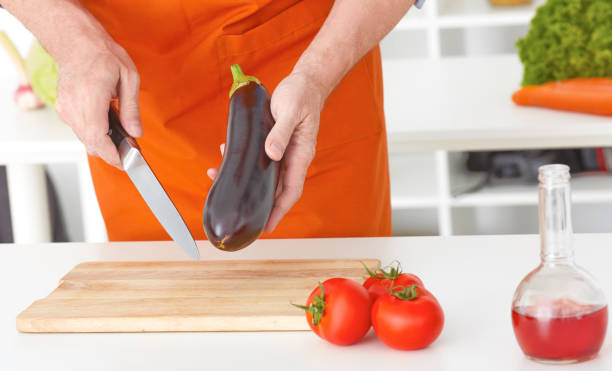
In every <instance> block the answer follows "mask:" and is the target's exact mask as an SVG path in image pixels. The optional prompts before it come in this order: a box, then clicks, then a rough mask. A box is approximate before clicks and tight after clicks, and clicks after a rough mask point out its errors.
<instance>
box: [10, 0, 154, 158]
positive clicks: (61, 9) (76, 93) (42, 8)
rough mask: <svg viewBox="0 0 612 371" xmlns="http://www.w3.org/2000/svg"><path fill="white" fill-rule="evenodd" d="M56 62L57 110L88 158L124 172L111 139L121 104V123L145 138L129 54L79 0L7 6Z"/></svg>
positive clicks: (136, 80) (40, 0)
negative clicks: (112, 113) (114, 111)
mask: <svg viewBox="0 0 612 371" xmlns="http://www.w3.org/2000/svg"><path fill="white" fill-rule="evenodd" d="M2 5H3V6H4V7H5V8H6V9H7V10H8V11H9V12H11V13H12V14H13V15H14V16H15V17H17V18H18V19H19V20H21V21H22V22H23V24H24V25H25V26H26V27H28V29H30V31H32V33H33V34H34V35H35V36H36V37H37V38H38V40H40V42H41V44H42V45H43V46H44V47H45V49H46V50H47V51H48V52H49V54H51V56H52V57H53V58H54V59H55V61H56V63H57V66H58V71H59V80H58V86H57V99H56V101H55V109H56V110H57V112H58V113H59V115H60V117H61V118H62V120H64V121H65V122H66V123H67V124H68V125H70V127H72V130H73V131H74V132H75V134H76V135H77V137H79V139H80V140H81V141H82V142H83V143H84V144H85V147H86V148H87V152H89V153H90V154H92V155H97V156H99V157H101V158H102V159H104V160H105V161H106V162H108V163H109V164H111V165H114V166H117V167H121V163H120V161H119V153H118V152H117V149H116V148H115V146H114V145H113V142H112V141H111V140H110V138H109V137H108V135H107V133H108V108H109V103H110V101H111V99H113V98H119V111H120V119H121V122H122V124H123V126H124V128H125V130H126V131H127V132H128V134H130V135H131V136H134V137H140V136H142V126H141V124H140V108H139V105H138V89H139V86H140V78H139V76H138V72H137V71H136V66H135V65H134V62H132V60H131V59H130V56H129V55H128V54H127V53H126V51H125V50H124V49H123V48H122V47H121V46H119V45H118V44H117V43H116V42H115V41H114V40H113V39H112V38H111V36H110V35H109V34H108V33H107V32H106V30H105V29H104V27H103V26H102V25H101V24H100V22H99V21H98V20H97V19H96V18H95V17H94V16H93V15H92V14H91V13H89V11H88V10H87V9H86V8H85V7H84V6H83V4H81V3H80V1H79V0H37V1H19V0H2Z"/></svg>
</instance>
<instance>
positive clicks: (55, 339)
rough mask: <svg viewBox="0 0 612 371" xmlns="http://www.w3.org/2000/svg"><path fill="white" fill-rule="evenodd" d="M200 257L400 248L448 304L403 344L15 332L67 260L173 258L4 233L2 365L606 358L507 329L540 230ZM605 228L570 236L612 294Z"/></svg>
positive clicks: (209, 250)
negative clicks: (432, 329)
mask: <svg viewBox="0 0 612 371" xmlns="http://www.w3.org/2000/svg"><path fill="white" fill-rule="evenodd" d="M199 246H200V251H201V254H202V257H203V259H270V258H276V259H285V258H287V259H289V258H342V257H352V258H363V257H374V258H379V259H381V261H382V262H383V263H387V262H390V261H392V260H393V259H399V260H401V261H402V263H403V267H404V268H405V270H406V271H409V272H413V273H416V274H418V275H419V276H420V277H421V278H422V279H423V281H424V282H425V285H426V287H427V288H428V289H430V290H431V291H432V292H433V293H434V294H435V295H436V296H437V298H438V299H439V301H440V303H441V305H442V307H443V309H444V312H445V316H446V322H445V326H444V330H443V332H442V334H441V336H440V338H439V339H438V340H437V341H436V342H434V343H433V344H432V345H431V346H430V347H429V348H427V349H425V350H420V351H412V352H402V351H396V350H392V349H390V348H387V347H386V346H384V345H383V344H382V343H381V342H379V341H378V340H377V339H376V336H375V334H374V333H373V332H370V333H369V334H368V335H367V337H366V338H365V339H364V340H363V341H362V342H361V343H358V344H357V345H354V346H350V347H338V346H334V345H331V344H328V343H326V342H324V341H323V340H321V339H319V338H318V337H317V336H316V335H314V334H312V333H311V332H284V333H282V332H259V333H148V334H144V333H136V334H21V333H19V332H17V331H16V330H15V317H16V315H17V314H18V313H19V312H20V311H21V310H23V309H25V308H26V307H27V306H28V305H29V304H30V303H31V302H32V301H34V300H35V299H38V298H41V297H43V296H46V295H47V294H49V293H50V292H51V291H52V290H53V289H54V288H55V286H56V285H57V282H58V280H59V278H60V277H62V276H63V275H64V274H65V273H66V272H68V271H69V270H70V269H71V268H72V267H73V266H74V265H76V264H77V263H80V262H83V261H93V260H176V259H183V258H184V256H183V254H182V253H181V251H179V250H178V248H176V247H174V246H173V245H172V244H170V243H167V242H164V243H161V242H152V243H120V244H119V243H117V244H98V245H94V244H49V245H23V246H16V245H0V282H2V293H3V299H2V304H1V305H0V370H3V371H4V370H6V371H9V370H10V371H13V370H62V371H66V370H88V371H97V370H100V371H102V370H104V371H108V370H141V369H142V370H151V371H155V370H163V371H167V370H173V371H174V370H215V371H218V370H226V369H234V370H260V369H266V370H285V369H287V368H289V369H291V370H292V371H298V370H381V369H389V370H390V369H402V370H415V371H428V370H432V371H448V370H453V371H454V370H456V371H480V370H482V371H484V370H486V371H490V370H494V371H506V370H507V371H517V370H521V371H537V370H552V369H555V370H556V369H562V370H567V371H569V370H601V371H603V370H611V369H612V338H611V336H610V335H609V336H608V337H607V338H606V342H605V344H604V347H603V349H602V352H601V354H600V356H599V357H598V358H597V359H595V360H593V361H590V362H587V363H583V364H578V365H571V366H559V367H554V366H546V365H540V364H537V363H534V362H532V361H529V360H527V359H526V358H525V357H524V356H523V354H522V353H521V351H520V349H519V347H518V345H517V343H516V341H515V339H514V334H513V332H512V326H511V320H510V304H511V300H512V294H513V292H514V289H515V287H516V286H517V285H518V283H519V281H520V280H521V279H522V278H523V276H524V275H525V274H527V273H528V271H530V270H531V269H533V268H534V267H535V266H536V265H537V264H538V262H539V245H538V237H537V236H479V237H450V238H441V237H395V238H377V239H366V238H362V239H311V240H266V241H257V242H256V243H255V244H254V245H253V246H251V247H249V248H247V249H245V250H243V251H240V252H237V253H224V252H222V251H219V250H216V249H214V248H213V247H212V246H209V245H208V242H206V241H203V242H200V245H199ZM610 246H612V235H578V236H576V257H577V261H578V262H579V263H580V264H581V265H582V266H584V267H586V268H587V269H588V270H589V271H591V273H593V274H594V275H595V276H596V277H598V278H599V281H600V283H602V285H603V288H604V290H605V292H606V295H607V297H608V298H612V270H610V268H609V264H610V263H609V262H610V257H612V251H611V250H610Z"/></svg>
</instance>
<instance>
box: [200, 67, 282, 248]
mask: <svg viewBox="0 0 612 371" xmlns="http://www.w3.org/2000/svg"><path fill="white" fill-rule="evenodd" d="M231 70H232V76H233V78H234V83H233V84H232V88H231V90H230V102H229V116H228V119H227V138H226V142H225V153H224V155H223V162H222V163H221V167H220V168H219V173H218V174H217V177H216V178H215V181H214V183H213V185H212V187H211V189H210V191H209V192H208V196H207V198H206V205H205V206H204V218H203V222H204V231H205V232H206V236H207V237H208V240H209V241H210V242H211V243H212V244H213V245H214V246H215V247H217V248H219V249H221V250H224V251H236V250H240V249H242V248H245V247H246V246H248V245H250V244H251V243H252V242H253V241H255V240H256V239H257V238H258V237H259V236H260V235H261V232H262V231H263V228H264V226H265V225H266V223H267V222H268V218H269V217H270V212H271V211H272V205H273V203H274V196H275V193H276V186H277V184H278V176H279V163H278V162H277V161H273V160H272V159H270V158H269V157H268V155H267V154H266V151H265V142H266V137H267V136H268V133H270V130H271V129H272V126H274V119H273V117H272V112H271V111H270V94H269V93H268V91H267V90H266V88H264V87H263V85H262V84H261V83H260V82H259V80H258V79H257V78H255V77H252V76H245V75H244V74H243V73H242V70H241V69H240V66H238V65H237V64H234V65H232V66H231Z"/></svg>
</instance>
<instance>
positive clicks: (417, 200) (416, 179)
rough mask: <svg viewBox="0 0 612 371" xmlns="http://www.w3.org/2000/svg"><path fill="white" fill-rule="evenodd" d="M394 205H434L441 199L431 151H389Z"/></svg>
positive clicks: (415, 206) (427, 206)
mask: <svg viewBox="0 0 612 371" xmlns="http://www.w3.org/2000/svg"><path fill="white" fill-rule="evenodd" d="M389 168H390V174H391V175H390V176H391V206H392V207H393V209H414V208H435V207H437V205H438V203H439V198H438V195H437V186H436V184H437V182H436V174H435V163H434V157H433V154H432V153H413V154H405V153H402V154H390V156H389Z"/></svg>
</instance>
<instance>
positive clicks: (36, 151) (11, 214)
mask: <svg viewBox="0 0 612 371" xmlns="http://www.w3.org/2000/svg"><path fill="white" fill-rule="evenodd" d="M499 1H500V0H497V1H495V0H427V2H426V4H425V6H424V7H423V9H422V10H420V11H419V10H417V9H412V10H411V11H410V12H409V14H408V15H407V16H406V17H405V18H404V19H403V20H402V21H401V22H400V23H399V24H398V25H397V27H396V28H395V29H394V30H393V31H392V32H391V33H390V34H389V35H388V36H387V37H386V38H385V39H384V40H383V41H382V43H381V49H382V55H383V63H384V73H385V98H386V107H385V108H386V112H387V119H388V128H389V138H390V166H391V178H392V204H393V229H394V234H395V235H438V234H441V235H452V234H458V235H461V234H512V233H537V228H538V223H537V218H538V215H537V187H536V185H535V183H534V179H533V176H532V175H533V174H530V171H529V170H528V169H532V168H533V167H535V166H536V165H537V164H540V163H545V162H551V161H555V159H558V158H559V157H558V156H570V157H571V156H574V157H572V158H575V157H579V158H580V161H581V162H580V163H583V162H584V161H586V160H584V158H588V157H589V156H591V157H592V155H593V153H595V152H592V151H595V149H592V151H582V152H581V150H582V148H576V149H572V150H571V151H569V152H565V153H562V152H551V151H547V150H546V147H544V148H537V145H536V146H534V144H533V143H532V144H530V145H529V146H528V148H525V150H527V149H528V150H529V151H528V152H525V151H520V150H521V148H516V146H513V148H512V149H513V150H514V151H519V152H512V153H508V152H504V153H497V152H494V153H491V151H489V150H495V151H498V150H500V149H504V148H502V147H503V146H500V145H492V146H491V147H492V148H485V147H483V145H482V144H479V145H478V146H477V147H478V151H479V152H480V153H475V152H473V151H472V152H467V151H465V150H463V148H462V147H466V148H468V149H470V150H472V148H471V147H470V146H469V145H465V146H464V145H463V144H460V142H457V143H455V142H454V134H452V133H451V132H450V131H449V133H451V134H452V135H451V134H448V133H446V134H447V136H446V137H444V135H445V130H447V129H445V128H449V127H453V126H456V127H462V125H463V126H466V125H467V127H469V130H466V131H465V132H466V133H467V134H466V136H472V137H473V138H479V136H481V135H485V133H486V130H484V129H482V128H479V126H478V125H476V124H474V125H472V123H469V122H467V123H466V122H462V121H459V120H463V121H466V119H465V117H460V118H458V119H457V122H452V121H453V120H452V119H451V120H449V118H448V117H445V116H444V114H440V113H439V112H429V114H430V115H431V116H435V117H434V118H435V119H436V120H438V121H441V120H446V121H448V122H442V123H440V122H437V124H439V127H437V126H436V128H435V130H433V129H432V130H433V131H432V132H431V133H430V132H428V133H427V135H429V136H430V137H431V143H428V142H427V138H429V137H428V136H427V135H423V138H425V139H422V140H421V142H419V144H418V145H416V146H414V145H413V142H411V141H410V140H408V141H404V142H402V141H401V140H400V139H401V138H403V137H401V136H400V135H399V134H398V135H397V136H396V133H403V132H405V130H408V132H411V130H413V129H414V131H415V132H416V133H421V132H420V131H419V130H426V129H427V125H432V124H431V122H430V120H429V117H425V116H424V115H427V114H428V111H427V110H428V109H429V108H428V107H429V106H427V104H433V103H427V102H431V101H432V100H439V102H435V103H436V104H439V105H440V107H442V109H443V107H445V105H447V104H450V102H448V101H446V100H444V99H448V97H445V92H444V91H442V90H446V87H447V86H448V89H449V91H450V90H453V84H456V83H457V81H460V80H457V79H458V78H459V77H460V76H459V77H453V76H455V75H457V74H461V71H462V70H463V68H464V67H465V68H466V71H468V72H469V71H472V72H470V73H476V72H478V71H473V70H474V69H475V68H476V67H474V66H479V67H478V68H479V69H481V70H482V73H483V76H498V78H499V79H500V86H504V89H506V87H507V86H509V87H510V90H508V91H505V90H504V91H503V92H502V95H503V96H507V97H508V98H507V102H506V101H504V102H503V104H507V105H508V106H511V105H512V103H511V100H510V95H511V93H512V89H514V88H516V89H518V88H519V87H520V73H521V72H522V70H521V66H520V62H519V59H518V56H517V48H516V46H515V44H516V42H517V40H518V39H519V38H521V37H523V36H524V35H525V34H526V33H527V31H528V30H529V22H530V20H531V18H532V17H533V15H534V14H535V10H536V8H537V7H538V6H539V5H541V4H542V3H544V1H542V0H533V1H525V0H522V1H521V0H519V1H517V0H514V1H513V0H505V1H506V2H520V3H522V4H519V5H496V4H493V2H499ZM501 2H504V1H503V0H501ZM0 30H4V31H6V33H7V34H8V35H9V37H10V38H11V39H12V41H13V43H14V44H15V45H16V47H17V49H18V50H19V51H20V53H21V54H22V55H26V54H27V53H28V51H29V49H30V45H31V43H32V40H33V37H32V36H31V35H30V33H29V32H28V31H27V30H26V29H24V28H23V26H21V24H20V23H19V22H18V21H16V20H15V19H13V18H12V17H11V16H10V15H9V14H8V13H7V12H6V11H3V10H0ZM398 68H402V70H404V71H406V73H408V74H410V73H412V74H414V76H413V77H414V81H415V84H414V85H412V84H410V82H411V81H412V80H411V79H412V77H411V76H408V77H407V78H406V80H405V81H407V82H408V83H407V84H406V83H403V84H402V85H401V86H399V84H397V83H396V81H395V80H394V79H393V78H392V74H393V73H395V72H396V71H397V70H398ZM417 71H424V74H425V75H427V74H429V75H427V76H441V75H444V74H445V73H446V72H447V71H459V72H455V75H453V74H450V72H449V76H450V77H449V78H448V81H446V80H444V79H442V80H441V81H439V82H438V85H436V86H437V87H438V88H439V91H428V92H427V94H426V95H425V96H423V101H425V103H422V102H418V101H415V100H411V99H412V98H411V97H415V98H414V99H419V97H420V95H419V93H420V90H419V89H422V88H421V86H422V84H424V82H423V81H422V80H423V78H421V79H419V77H418V72H417ZM468 72H466V73H468ZM507 75H509V76H511V80H510V81H509V80H508V79H510V78H509V77H506V76H507ZM504 79H506V80H504ZM17 81H18V77H17V73H16V70H15V68H14V67H13V66H12V62H11V60H10V59H9V58H8V56H7V55H6V53H2V52H0V112H7V113H6V114H5V115H2V116H0V125H1V127H2V128H3V130H4V131H5V132H7V133H8V134H7V135H5V136H4V139H0V140H1V142H0V147H2V148H1V149H0V164H3V165H7V167H5V166H2V168H1V170H0V242H9V241H13V240H14V239H15V240H18V241H21V242H37V241H44V240H54V241H85V240H87V241H104V240H105V238H106V237H105V233H104V230H103V224H102V220H101V218H100V215H99V211H98V210H97V205H96V201H95V195H94V193H93V190H92V188H91V182H90V180H89V179H88V173H87V164H86V161H85V154H84V152H83V150H82V148H80V147H79V145H78V143H75V139H74V137H73V136H72V134H71V131H70V129H69V128H67V127H62V124H60V123H59V122H58V120H57V118H56V117H55V114H54V113H53V112H52V111H51V110H50V109H49V108H46V109H43V110H38V111H32V112H21V111H19V110H18V109H17V108H15V107H14V103H13V99H12V94H13V92H14V90H15V87H16V84H17ZM425 83H426V82H425ZM419 84H421V85H419ZM475 84H476V86H471V87H465V88H468V89H477V88H478V86H477V81H475ZM488 84H489V85H493V86H495V84H494V82H491V81H488ZM455 88H456V87H455ZM406 92H408V93H406ZM492 95H495V94H492ZM452 99H453V100H456V101H458V102H459V104H465V105H473V106H475V107H485V108H484V109H486V106H487V105H488V104H489V103H490V102H487V101H486V100H485V101H479V102H469V101H466V102H461V100H462V99H467V97H462V96H460V95H458V96H455V97H452ZM422 104H424V105H425V106H424V107H421V110H422V111H423V112H424V113H423V114H422V115H420V114H415V115H414V116H412V115H404V112H405V110H407V109H410V106H411V105H414V106H420V105H422ZM453 104H456V102H453ZM400 106H404V107H400ZM406 106H408V108H406ZM493 106H495V105H494V104H493V105H492V107H493ZM432 107H433V106H432ZM400 108H401V109H402V110H403V111H401V112H400ZM508 109H510V108H508ZM492 115H494V112H492ZM493 117H494V116H492V121H493V120H494V118H493ZM536 118H537V119H538V120H549V119H551V120H552V119H554V116H550V117H547V116H537V117H536V116H534V120H535V119H536ZM517 120H518V119H517ZM42 123H45V124H44V125H43V124H42ZM481 124H482V125H483V126H484V125H486V122H484V123H479V125H481ZM505 124H507V125H512V121H511V120H510V121H507V122H505ZM470 125H472V126H470ZM517 130H518V129H517ZM436 135H440V137H436ZM441 137H444V138H445V139H444V144H439V143H442V142H441V139H440V138H441ZM459 139H460V138H458V137H457V140H459ZM461 140H464V142H461V143H467V142H465V140H466V139H465V138H463V139H461ZM550 146H551V147H554V148H556V149H558V147H559V146H558V145H557V144H555V143H553V142H550ZM581 146H582V147H584V148H588V147H591V146H590V145H589V143H588V141H582V142H581ZM600 150H603V149H601V148H600ZM555 151H556V150H555ZM479 156H480V157H479ZM483 156H484V157H483ZM483 158H485V159H487V160H486V161H484V162H483V161H480V162H479V160H481V159H483ZM492 159H495V161H493V160H492ZM494 165H495V166H494ZM7 170H8V173H9V178H11V176H12V178H11V179H9V181H8V183H7V176H6V173H7ZM597 170H599V171H589V172H586V173H585V174H582V175H580V176H579V177H578V178H577V179H576V181H575V182H574V226H575V230H576V231H577V232H612V224H611V223H609V222H608V221H609V220H610V216H612V205H611V203H610V202H609V201H611V200H612V177H611V176H610V175H609V174H608V173H607V172H606V171H605V170H606V169H605V168H604V169H597ZM601 170H604V171H601ZM11 183H12V184H11ZM7 188H9V189H10V190H11V192H10V193H9V192H8V190H7ZM9 200H10V202H9ZM9 203H10V204H11V205H10V206H12V207H10V208H9ZM16 205H20V206H18V207H16ZM44 205H46V206H44ZM11 221H12V223H11Z"/></svg>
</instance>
